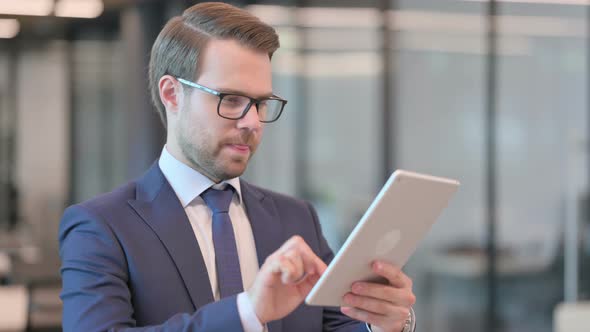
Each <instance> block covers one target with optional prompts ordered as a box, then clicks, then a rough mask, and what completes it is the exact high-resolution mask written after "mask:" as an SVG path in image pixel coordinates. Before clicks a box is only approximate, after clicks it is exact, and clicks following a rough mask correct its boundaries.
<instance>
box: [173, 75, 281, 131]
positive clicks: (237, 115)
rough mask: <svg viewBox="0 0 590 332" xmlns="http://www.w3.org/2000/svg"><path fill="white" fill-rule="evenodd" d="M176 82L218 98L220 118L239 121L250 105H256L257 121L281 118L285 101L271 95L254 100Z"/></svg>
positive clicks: (192, 84) (195, 84)
mask: <svg viewBox="0 0 590 332" xmlns="http://www.w3.org/2000/svg"><path fill="white" fill-rule="evenodd" d="M177 80H178V81H179V82H180V83H182V84H186V85H188V86H190V87H193V88H197V89H199V90H201V91H204V92H207V93H210V94H212V95H215V96H217V97H219V103H218V104H217V114H219V116H221V117H222V118H226V119H230V120H239V119H241V118H243V117H245V116H246V114H247V113H248V111H249V110H250V108H251V107H252V105H256V110H257V112H258V119H259V120H260V122H265V123H269V122H275V121H277V120H278V119H279V117H280V116H281V113H282V112H283V109H284V108H285V105H286V104H287V101H286V100H285V99H282V98H281V97H279V96H276V95H272V96H270V97H268V98H261V99H255V98H251V97H248V96H244V95H240V94H236V93H224V92H219V91H215V90H213V89H210V88H208V87H206V86H202V85H200V84H197V83H195V82H191V81H187V80H185V79H183V78H177Z"/></svg>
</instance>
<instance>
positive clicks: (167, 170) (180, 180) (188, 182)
mask: <svg viewBox="0 0 590 332" xmlns="http://www.w3.org/2000/svg"><path fill="white" fill-rule="evenodd" d="M158 165H159V166H160V169H161V170H162V173H163V174H164V176H165V177H166V179H167V180H168V182H169V183H170V186H171V187H172V189H173V190H174V192H175V193H176V196H177V197H178V199H179V200H180V203H181V204H182V206H183V208H184V212H186V215H187V217H188V220H189V222H190V224H191V227H192V229H193V232H194V233H195V237H196V238H197V242H198V243H199V247H200V249H201V254H202V255H203V260H204V261H205V266H206V267H207V273H208V274H209V281H210V282H211V291H212V293H213V297H214V298H215V300H216V301H217V300H219V287H218V285H217V269H216V268H215V248H214V247H213V236H212V226H211V224H212V213H211V210H210V209H209V208H208V207H207V205H206V204H205V202H204V201H203V199H202V198H201V197H200V195H201V194H202V193H203V192H204V191H205V190H207V189H209V187H213V188H215V189H223V188H224V187H225V186H227V185H230V186H232V187H233V188H234V189H235V194H234V196H233V198H232V201H231V204H230V207H229V216H230V218H231V223H232V226H233V229H234V235H235V238H236V248H237V249H238V257H239V260H240V271H241V273H242V284H243V286H244V290H246V289H248V288H250V286H251V285H252V283H253V282H254V279H255V277H256V274H257V273H258V257H257V256H256V245H255V243H254V235H253V234H252V227H251V226H250V220H249V219H248V215H247V214H246V209H245V206H244V202H243V201H242V193H241V191H240V180H239V178H233V179H229V180H226V181H223V182H221V183H219V184H215V183H214V182H213V181H211V180H210V179H209V178H207V177H206V176H204V175H203V174H201V173H199V172H197V171H196V170H194V169H192V168H191V167H189V166H187V165H185V164H184V163H182V162H181V161H179V160H178V159H176V158H174V156H172V155H171V154H170V153H169V152H168V150H167V148H166V147H164V148H163V149H162V154H161V155H160V160H159V161H158ZM237 305H238V312H239V314H240V320H241V321H242V325H243V327H244V330H245V331H246V332H259V331H263V326H262V324H261V323H260V321H259V320H258V318H257V317H256V313H255V312H254V308H253V306H252V303H251V302H250V300H249V298H248V297H247V295H246V293H245V292H242V293H240V294H239V295H238V299H237Z"/></svg>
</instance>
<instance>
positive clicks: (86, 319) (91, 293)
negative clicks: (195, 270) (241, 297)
mask: <svg viewBox="0 0 590 332" xmlns="http://www.w3.org/2000/svg"><path fill="white" fill-rule="evenodd" d="M59 245H60V248H59V253H60V257H61V261H62V266H61V271H60V272H61V276H62V282H63V287H62V293H61V299H62V301H63V306H64V308H63V323H62V324H63V330H64V331H65V332H70V331H71V332H79V331H85V332H99V331H113V332H115V331H116V332H119V331H121V332H123V331H151V332H166V331H183V332H189V331H194V332H206V331H243V328H242V325H241V322H240V318H239V314H238V309H237V304H236V297H235V296H233V297H228V298H226V299H223V300H221V301H217V302H214V303H210V304H208V305H205V306H203V307H201V308H200V309H199V310H198V311H196V312H194V313H178V314H176V315H174V316H172V317H171V318H170V319H168V320H167V321H165V322H164V323H162V324H161V325H157V326H147V327H136V322H135V320H134V319H133V305H132V302H131V292H130V290H129V287H128V281H129V280H128V272H127V262H126V258H125V254H124V252H123V248H122V247H121V245H120V243H119V242H118V240H117V238H116V236H115V234H114V233H113V231H112V230H111V229H110V227H109V226H108V225H107V224H106V223H104V222H103V220H102V219H101V218H100V217H99V216H98V215H96V214H93V213H91V212H89V211H88V210H86V209H85V208H83V207H81V206H73V207H70V208H68V209H67V210H66V211H65V213H64V216H63V218H62V221H61V224H60V230H59Z"/></svg>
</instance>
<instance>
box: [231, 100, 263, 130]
mask: <svg viewBox="0 0 590 332" xmlns="http://www.w3.org/2000/svg"><path fill="white" fill-rule="evenodd" d="M237 125H238V128H244V129H249V130H258V129H260V128H261V126H262V125H261V123H260V119H259V118H258V108H257V106H256V104H254V103H253V104H252V105H251V106H250V109H248V112H247V113H246V115H245V116H244V117H243V118H241V119H239V120H238V123H237Z"/></svg>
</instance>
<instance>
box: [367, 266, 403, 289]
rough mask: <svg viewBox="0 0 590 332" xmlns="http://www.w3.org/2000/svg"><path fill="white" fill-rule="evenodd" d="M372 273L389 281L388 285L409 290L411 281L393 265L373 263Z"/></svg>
mask: <svg viewBox="0 0 590 332" xmlns="http://www.w3.org/2000/svg"><path fill="white" fill-rule="evenodd" d="M372 267H373V271H374V272H375V273H377V274H378V275H380V276H382V277H384V278H385V279H387V281H389V284H390V285H391V286H393V287H397V288H408V287H410V288H411V285H412V281H411V279H410V278H409V277H408V276H406V275H405V273H403V272H402V270H401V269H400V268H399V267H397V266H394V265H393V264H390V263H387V262H383V261H376V262H373V266H372Z"/></svg>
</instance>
